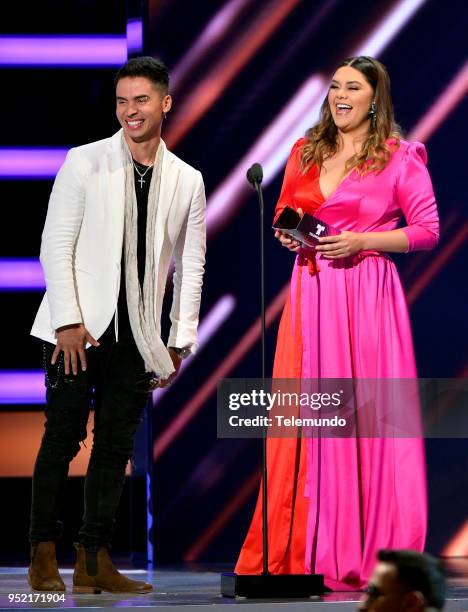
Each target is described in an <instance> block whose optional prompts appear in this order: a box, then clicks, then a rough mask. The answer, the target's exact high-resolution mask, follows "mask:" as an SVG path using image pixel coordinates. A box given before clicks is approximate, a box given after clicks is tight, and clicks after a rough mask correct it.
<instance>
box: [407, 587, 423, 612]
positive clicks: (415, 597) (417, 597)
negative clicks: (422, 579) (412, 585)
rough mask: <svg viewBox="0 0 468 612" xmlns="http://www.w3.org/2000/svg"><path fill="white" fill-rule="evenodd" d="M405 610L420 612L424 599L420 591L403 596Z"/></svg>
mask: <svg viewBox="0 0 468 612" xmlns="http://www.w3.org/2000/svg"><path fill="white" fill-rule="evenodd" d="M405 604H406V606H405V610H408V612H422V611H423V610H424V604H425V599H424V595H423V594H422V593H421V591H410V592H409V593H407V594H406V595H405Z"/></svg>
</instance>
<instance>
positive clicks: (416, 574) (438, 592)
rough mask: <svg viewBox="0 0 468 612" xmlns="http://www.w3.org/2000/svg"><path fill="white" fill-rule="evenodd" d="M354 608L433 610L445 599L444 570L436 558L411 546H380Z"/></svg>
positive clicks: (384, 611)
mask: <svg viewBox="0 0 468 612" xmlns="http://www.w3.org/2000/svg"><path fill="white" fill-rule="evenodd" d="M377 558H378V563H377V565H376V566H375V569H374V572H373V574H372V576H371V579H370V581H369V584H368V587H367V590H366V593H365V595H364V596H363V598H362V600H361V601H360V603H359V605H358V607H357V609H358V610H367V611H368V612H423V611H424V612H435V611H437V610H442V609H443V607H444V603H445V588H446V578H445V571H444V568H443V566H442V564H441V562H440V561H439V560H438V559H435V558H434V557H431V556H430V555H425V554H421V553H418V552H415V551H412V550H381V551H379V553H378V555H377Z"/></svg>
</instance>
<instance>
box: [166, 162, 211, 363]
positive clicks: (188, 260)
mask: <svg viewBox="0 0 468 612" xmlns="http://www.w3.org/2000/svg"><path fill="white" fill-rule="evenodd" d="M205 213H206V198H205V187H204V184H203V178H202V175H201V174H200V172H197V181H196V187H195V189H194V193H193V196H192V200H191V204H190V208H189V212H188V215H187V218H186V219H185V222H184V224H183V226H182V229H181V231H180V234H179V237H178V239H177V242H176V245H175V249H174V258H175V271H174V293H173V298H172V308H171V313H170V319H171V323H172V325H171V330H170V333H169V340H168V346H175V347H178V348H185V347H187V348H190V350H191V352H192V353H194V352H195V351H196V349H197V327H198V316H199V312H200V301H201V289H202V284H203V273H204V266H205V251H206V214H205Z"/></svg>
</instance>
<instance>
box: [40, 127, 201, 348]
mask: <svg viewBox="0 0 468 612" xmlns="http://www.w3.org/2000/svg"><path fill="white" fill-rule="evenodd" d="M121 132H122V130H120V131H119V132H117V134H114V136H112V138H106V139H105V140H100V141H98V142H92V143H90V144H87V145H84V146H81V147H77V148H74V149H70V151H69V152H68V154H67V157H66V160H65V162H64V164H63V166H62V167H61V169H60V170H59V172H58V174H57V177H56V179H55V183H54V186H53V189H52V193H51V196H50V200H49V208H48V211H47V218H46V222H45V227H44V232H43V234H42V244H41V255H40V260H41V263H42V267H43V269H44V275H45V280H46V288H47V291H46V294H45V295H44V299H43V300H42V303H41V305H40V307H39V310H38V312H37V315H36V319H35V321H34V325H33V327H32V330H31V334H32V335H33V336H37V337H38V338H41V339H42V340H46V341H47V342H52V343H56V342H57V339H56V333H55V330H56V329H58V328H59V327H62V326H64V325H70V324H73V323H80V322H82V323H83V324H84V326H85V327H86V329H87V330H88V331H89V332H90V334H91V335H92V336H93V337H94V338H96V339H98V338H99V337H100V336H101V335H102V334H103V333H104V331H105V330H106V329H107V327H108V326H109V323H110V322H111V320H112V317H113V315H114V313H115V312H116V308H117V299H118V295H119V288H120V268H121V260H122V246H123V235H124V211H125V187H124V178H125V176H124V175H125V172H124V164H123V159H122V153H121V137H122V136H121ZM160 146H162V147H163V148H164V155H163V162H162V173H161V189H160V196H159V203H158V206H159V208H158V215H157V223H156V228H155V236H154V260H155V265H156V274H157V279H156V283H155V285H156V287H157V299H156V300H155V312H154V317H155V323H156V327H157V329H158V333H160V329H161V307H162V301H163V296H164V291H165V287H166V281H167V275H168V271H169V267H170V264H171V261H172V258H173V257H174V259H175V273H174V294H173V299H172V309H171V313H170V318H171V322H172V326H171V331H170V335H169V340H168V346H176V347H180V348H182V347H185V346H188V347H190V348H191V350H192V351H194V350H195V349H196V346H197V326H198V314H199V309H200V297H201V287H202V282H203V270H204V264H205V246H206V227H205V208H206V202H205V190H204V185H203V179H202V176H201V174H200V172H198V171H197V170H195V169H194V168H192V167H191V166H189V165H188V164H186V163H185V162H183V161H182V160H181V159H179V158H178V157H176V156H175V155H174V154H173V153H171V152H170V151H168V150H167V148H166V145H165V144H164V142H162V141H161V145H160Z"/></svg>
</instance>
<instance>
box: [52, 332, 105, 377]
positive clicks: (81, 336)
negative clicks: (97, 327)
mask: <svg viewBox="0 0 468 612" xmlns="http://www.w3.org/2000/svg"><path fill="white" fill-rule="evenodd" d="M87 342H89V343H90V344H92V345H93V346H99V342H98V341H97V340H95V339H94V338H93V337H92V336H91V334H90V333H89V332H88V330H87V329H86V328H85V326H84V325H83V324H82V323H77V324H76V325H65V326H64V327H59V329H57V346H56V347H55V350H54V352H53V353H52V359H51V360H50V363H51V364H52V365H55V362H56V361H57V357H58V356H59V355H60V351H63V361H64V365H65V374H70V366H71V370H72V372H73V374H74V375H75V376H76V375H77V374H78V358H79V360H80V363H81V369H82V370H83V372H85V371H86V367H87V364H86V352H85V346H86V343H87Z"/></svg>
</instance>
